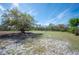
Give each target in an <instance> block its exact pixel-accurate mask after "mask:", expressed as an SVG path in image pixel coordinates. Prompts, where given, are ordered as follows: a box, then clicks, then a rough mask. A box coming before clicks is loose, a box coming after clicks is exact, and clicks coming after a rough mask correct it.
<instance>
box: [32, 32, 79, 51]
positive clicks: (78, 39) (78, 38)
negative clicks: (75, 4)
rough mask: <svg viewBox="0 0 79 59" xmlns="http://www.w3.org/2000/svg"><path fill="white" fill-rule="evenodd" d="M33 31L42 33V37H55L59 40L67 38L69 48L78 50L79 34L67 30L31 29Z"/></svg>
mask: <svg viewBox="0 0 79 59" xmlns="http://www.w3.org/2000/svg"><path fill="white" fill-rule="evenodd" d="M32 32H34V33H42V34H43V37H46V38H57V39H59V40H68V41H69V43H70V44H71V49H77V50H79V36H75V35H74V34H72V33H68V32H58V31H32Z"/></svg>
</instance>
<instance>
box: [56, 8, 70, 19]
mask: <svg viewBox="0 0 79 59" xmlns="http://www.w3.org/2000/svg"><path fill="white" fill-rule="evenodd" d="M68 11H69V8H68V9H66V10H64V11H63V12H61V13H60V14H59V15H58V16H57V17H56V18H58V19H61V18H63V17H64V16H65V14H66V13H67V12H68Z"/></svg>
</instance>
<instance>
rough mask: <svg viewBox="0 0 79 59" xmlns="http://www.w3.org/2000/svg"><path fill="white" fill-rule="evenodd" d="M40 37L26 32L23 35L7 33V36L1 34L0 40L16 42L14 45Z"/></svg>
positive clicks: (38, 34)
mask: <svg viewBox="0 0 79 59" xmlns="http://www.w3.org/2000/svg"><path fill="white" fill-rule="evenodd" d="M41 36H42V34H41V33H32V32H26V33H25V34H22V33H8V34H1V35H0V40H16V43H20V42H22V41H23V40H25V39H28V38H31V39H33V38H35V39H36V38H40V37H41Z"/></svg>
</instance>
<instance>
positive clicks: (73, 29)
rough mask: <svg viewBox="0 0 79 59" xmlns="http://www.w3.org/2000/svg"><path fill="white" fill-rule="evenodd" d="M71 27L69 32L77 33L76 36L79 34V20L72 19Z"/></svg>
mask: <svg viewBox="0 0 79 59" xmlns="http://www.w3.org/2000/svg"><path fill="white" fill-rule="evenodd" d="M69 25H70V28H69V30H68V31H69V32H71V33H75V34H78V33H79V32H78V31H79V29H78V26H79V18H72V19H70V21H69ZM77 29H78V30H77Z"/></svg>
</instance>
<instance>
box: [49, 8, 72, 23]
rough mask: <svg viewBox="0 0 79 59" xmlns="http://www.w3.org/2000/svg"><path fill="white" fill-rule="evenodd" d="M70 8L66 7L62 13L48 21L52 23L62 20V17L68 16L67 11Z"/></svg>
mask: <svg viewBox="0 0 79 59" xmlns="http://www.w3.org/2000/svg"><path fill="white" fill-rule="evenodd" d="M69 9H70V8H68V9H65V10H64V11H62V12H61V13H60V14H58V15H57V16H56V17H55V18H52V19H50V20H49V21H48V23H51V22H53V23H56V21H58V20H62V19H63V18H64V17H65V16H66V14H67V12H68V11H69Z"/></svg>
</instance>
